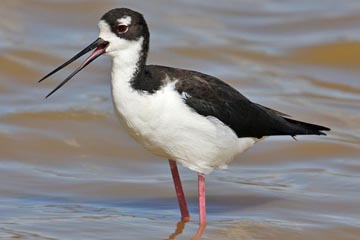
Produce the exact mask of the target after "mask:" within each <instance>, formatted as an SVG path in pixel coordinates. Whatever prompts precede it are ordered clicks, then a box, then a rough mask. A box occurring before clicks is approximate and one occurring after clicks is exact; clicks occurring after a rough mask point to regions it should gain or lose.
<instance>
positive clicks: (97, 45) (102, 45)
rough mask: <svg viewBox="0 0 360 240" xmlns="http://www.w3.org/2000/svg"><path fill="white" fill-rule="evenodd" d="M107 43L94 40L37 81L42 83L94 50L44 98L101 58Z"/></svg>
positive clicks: (99, 39) (101, 40)
mask: <svg viewBox="0 0 360 240" xmlns="http://www.w3.org/2000/svg"><path fill="white" fill-rule="evenodd" d="M108 44H109V43H108V42H107V41H105V40H103V39H101V38H98V39H96V40H95V41H94V42H93V43H91V44H90V45H89V46H87V47H86V48H85V49H84V50H82V51H81V52H79V53H78V54H76V55H75V56H74V57H72V58H71V59H70V60H69V61H67V62H66V63H64V64H62V65H61V66H60V67H58V68H56V69H54V70H53V71H51V72H50V73H49V74H47V75H46V76H45V77H43V78H42V79H40V80H39V82H42V81H44V80H45V79H46V78H48V77H50V76H51V75H53V74H54V73H56V72H58V71H60V70H61V69H63V68H64V67H66V66H67V65H69V64H70V63H72V62H74V61H75V60H76V59H78V58H80V57H81V56H83V55H84V54H86V53H88V52H90V51H91V50H93V49H95V48H96V49H95V51H94V52H93V53H92V54H91V55H90V56H89V57H88V58H87V59H86V60H85V61H84V62H83V63H82V64H81V65H80V67H78V68H77V69H76V70H75V71H74V72H73V73H72V74H70V75H69V76H68V77H67V78H66V79H65V80H64V81H62V82H61V83H60V84H59V85H58V86H57V87H56V88H55V89H54V90H52V91H51V92H50V93H49V94H48V95H46V97H45V98H48V97H50V96H51V95H52V94H53V93H54V92H56V91H57V90H58V89H59V88H61V87H62V86H64V84H65V83H67V82H68V81H69V80H70V79H71V78H72V77H74V76H75V75H76V74H77V73H78V72H80V71H81V70H82V69H83V68H85V67H86V66H87V65H89V64H90V63H91V62H92V61H94V60H95V59H96V58H98V57H99V56H101V55H102V54H104V53H105V49H106V47H107V46H108Z"/></svg>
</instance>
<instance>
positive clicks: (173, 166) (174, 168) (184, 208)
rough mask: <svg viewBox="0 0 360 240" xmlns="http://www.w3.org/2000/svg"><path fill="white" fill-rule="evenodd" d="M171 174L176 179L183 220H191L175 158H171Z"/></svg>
mask: <svg viewBox="0 0 360 240" xmlns="http://www.w3.org/2000/svg"><path fill="white" fill-rule="evenodd" d="M169 164H170V169H171V174H172V177H173V180H174V185H175V190H176V196H177V199H178V202H179V207H180V212H181V220H182V221H185V222H187V221H189V220H190V215H189V210H188V207H187V204H186V199H185V195H184V191H183V188H182V185H181V180H180V176H179V171H178V168H177V165H176V162H175V161H174V160H171V159H169Z"/></svg>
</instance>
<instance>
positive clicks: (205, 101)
mask: <svg viewBox="0 0 360 240" xmlns="http://www.w3.org/2000/svg"><path fill="white" fill-rule="evenodd" d="M152 68H153V69H152V71H151V72H153V73H154V74H160V73H162V74H166V75H168V77H169V78H170V79H172V80H177V83H176V85H175V88H176V90H177V91H178V92H179V94H182V95H183V96H184V101H185V103H186V104H187V105H188V106H189V107H191V108H192V109H193V110H194V111H196V112H197V113H199V114H201V115H203V116H213V117H216V118H218V119H219V120H220V121H222V122H223V123H224V124H226V125H227V126H229V127H230V128H231V129H233V131H234V132H235V133H236V135H237V136H238V137H256V138H261V137H264V136H272V135H290V136H295V135H308V134H314V135H325V133H323V132H321V131H328V130H330V129H329V128H326V127H323V126H318V125H315V124H310V123H305V122H300V121H296V120H292V119H289V118H287V115H286V114H284V113H281V112H278V111H276V110H273V109H270V108H267V107H263V106H261V105H259V104H256V103H253V102H251V101H250V100H249V99H247V98H246V97H245V96H243V95H242V94H241V93H239V92H238V91H237V90H235V89H234V88H232V87H231V86H230V85H228V84H226V83H224V82H223V81H221V80H219V79H217V78H215V77H212V76H209V75H206V74H202V73H200V72H195V71H188V70H182V69H174V68H167V67H160V66H152ZM159 77H160V76H159ZM161 79H164V78H161Z"/></svg>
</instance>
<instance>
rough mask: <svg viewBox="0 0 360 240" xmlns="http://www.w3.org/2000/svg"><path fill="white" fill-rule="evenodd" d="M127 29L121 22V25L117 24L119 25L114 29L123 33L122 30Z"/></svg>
mask: <svg viewBox="0 0 360 240" xmlns="http://www.w3.org/2000/svg"><path fill="white" fill-rule="evenodd" d="M127 30H128V26H126V25H123V24H121V25H119V26H117V27H116V31H117V32H118V33H124V32H126V31H127Z"/></svg>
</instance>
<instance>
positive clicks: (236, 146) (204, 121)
mask: <svg viewBox="0 0 360 240" xmlns="http://www.w3.org/2000/svg"><path fill="white" fill-rule="evenodd" d="M98 26H99V29H100V35H99V38H98V39H97V40H96V41H95V42H93V43H92V44H90V45H89V46H88V47H86V48H85V49H84V50H82V51H81V52H80V53H78V54H77V55H76V56H74V57H73V58H72V59H70V60H69V61H68V62H66V63H64V64H63V65H61V66H60V67H58V68H56V69H55V70H54V71H52V72H50V73H49V74H48V75H46V76H45V77H43V78H42V79H41V80H40V81H42V80H44V79H45V78H47V77H49V76H50V75H52V74H54V73H55V72H57V71H59V70H60V69H62V68H63V67H65V66H67V65H68V64H70V63H71V62H73V61H75V60H76V59H77V58H79V57H81V56H82V55H84V54H85V53H87V52H89V51H91V50H93V49H95V51H94V52H93V53H92V54H91V55H90V56H89V57H88V58H87V59H86V60H85V62H84V63H83V64H82V65H81V66H80V67H79V68H78V69H76V70H75V71H74V72H73V73H72V74H71V75H70V76H69V77H67V78H66V79H65V80H64V81H63V82H62V83H61V84H60V85H59V86H58V87H56V88H55V89H54V90H53V91H52V92H50V93H49V94H48V95H47V97H49V96H50V95H51V94H53V93H54V92H55V91H56V90H58V89H59V88H60V87H61V86H63V85H64V84H65V83H66V82H67V81H69V80H70V79H71V78H72V77H73V76H74V75H75V74H76V73H78V72H79V71H80V70H81V69H83V68H84V67H86V66H87V65H88V64H89V63H91V62H92V61H93V60H95V59H96V58H97V57H99V56H101V55H102V54H106V55H109V56H111V57H112V59H113V67H112V81H111V86H112V99H113V103H114V108H115V112H116V114H117V116H118V117H119V119H120V122H121V123H122V124H123V125H124V126H125V127H126V129H127V130H128V131H129V133H130V135H131V136H132V137H133V138H135V139H136V140H137V141H138V142H139V143H141V144H142V145H143V146H144V147H145V148H147V149H149V150H150V151H151V152H153V153H154V154H156V155H158V156H161V157H164V158H167V159H169V163H170V168H171V173H172V176H173V180H174V184H175V189H176V194H177V198H178V201H179V206H180V210H181V216H182V219H183V220H187V219H189V212H188V208H187V204H186V200H185V196H184V192H183V189H182V186H181V181H180V177H179V173H178V169H177V165H176V163H177V162H178V163H180V164H182V165H183V166H185V167H188V168H190V169H191V170H194V171H196V172H197V173H198V188H199V189H198V193H199V215H200V223H201V224H202V223H205V222H206V208H205V174H207V173H210V172H211V171H212V170H213V169H214V168H220V167H224V166H226V164H227V163H229V162H230V161H231V160H232V159H233V158H234V157H235V156H237V155H238V154H240V153H242V152H244V151H245V150H247V149H248V148H250V147H251V146H253V145H254V144H255V143H256V142H258V141H259V140H260V139H262V138H263V137H266V136H273V135H290V136H292V137H294V136H296V135H326V134H325V133H324V132H322V131H329V130H330V129H329V128H327V127H323V126H319V125H315V124H310V123H305V122H300V121H296V120H293V119H290V118H289V117H288V116H287V115H285V114H283V113H280V112H278V111H275V110H272V109H270V108H266V107H263V106H261V105H259V104H256V103H253V102H251V101H250V100H249V99H247V98H246V97H244V96H243V95H241V94H240V93H239V92H238V91H236V90H235V89H234V88H232V87H231V86H229V85H228V84H226V83H224V82H222V81H221V80H219V79H217V78H215V77H212V76H209V75H206V74H203V73H200V72H195V71H189V70H183V69H178V68H171V67H164V66H157V65H146V58H147V54H148V50H149V29H148V27H147V24H146V22H145V19H144V17H143V16H142V15H141V14H140V13H138V12H135V11H132V10H130V9H126V8H118V9H113V10H110V11H109V12H107V13H106V14H105V15H104V16H103V17H102V18H101V20H100V22H99V24H98Z"/></svg>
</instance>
